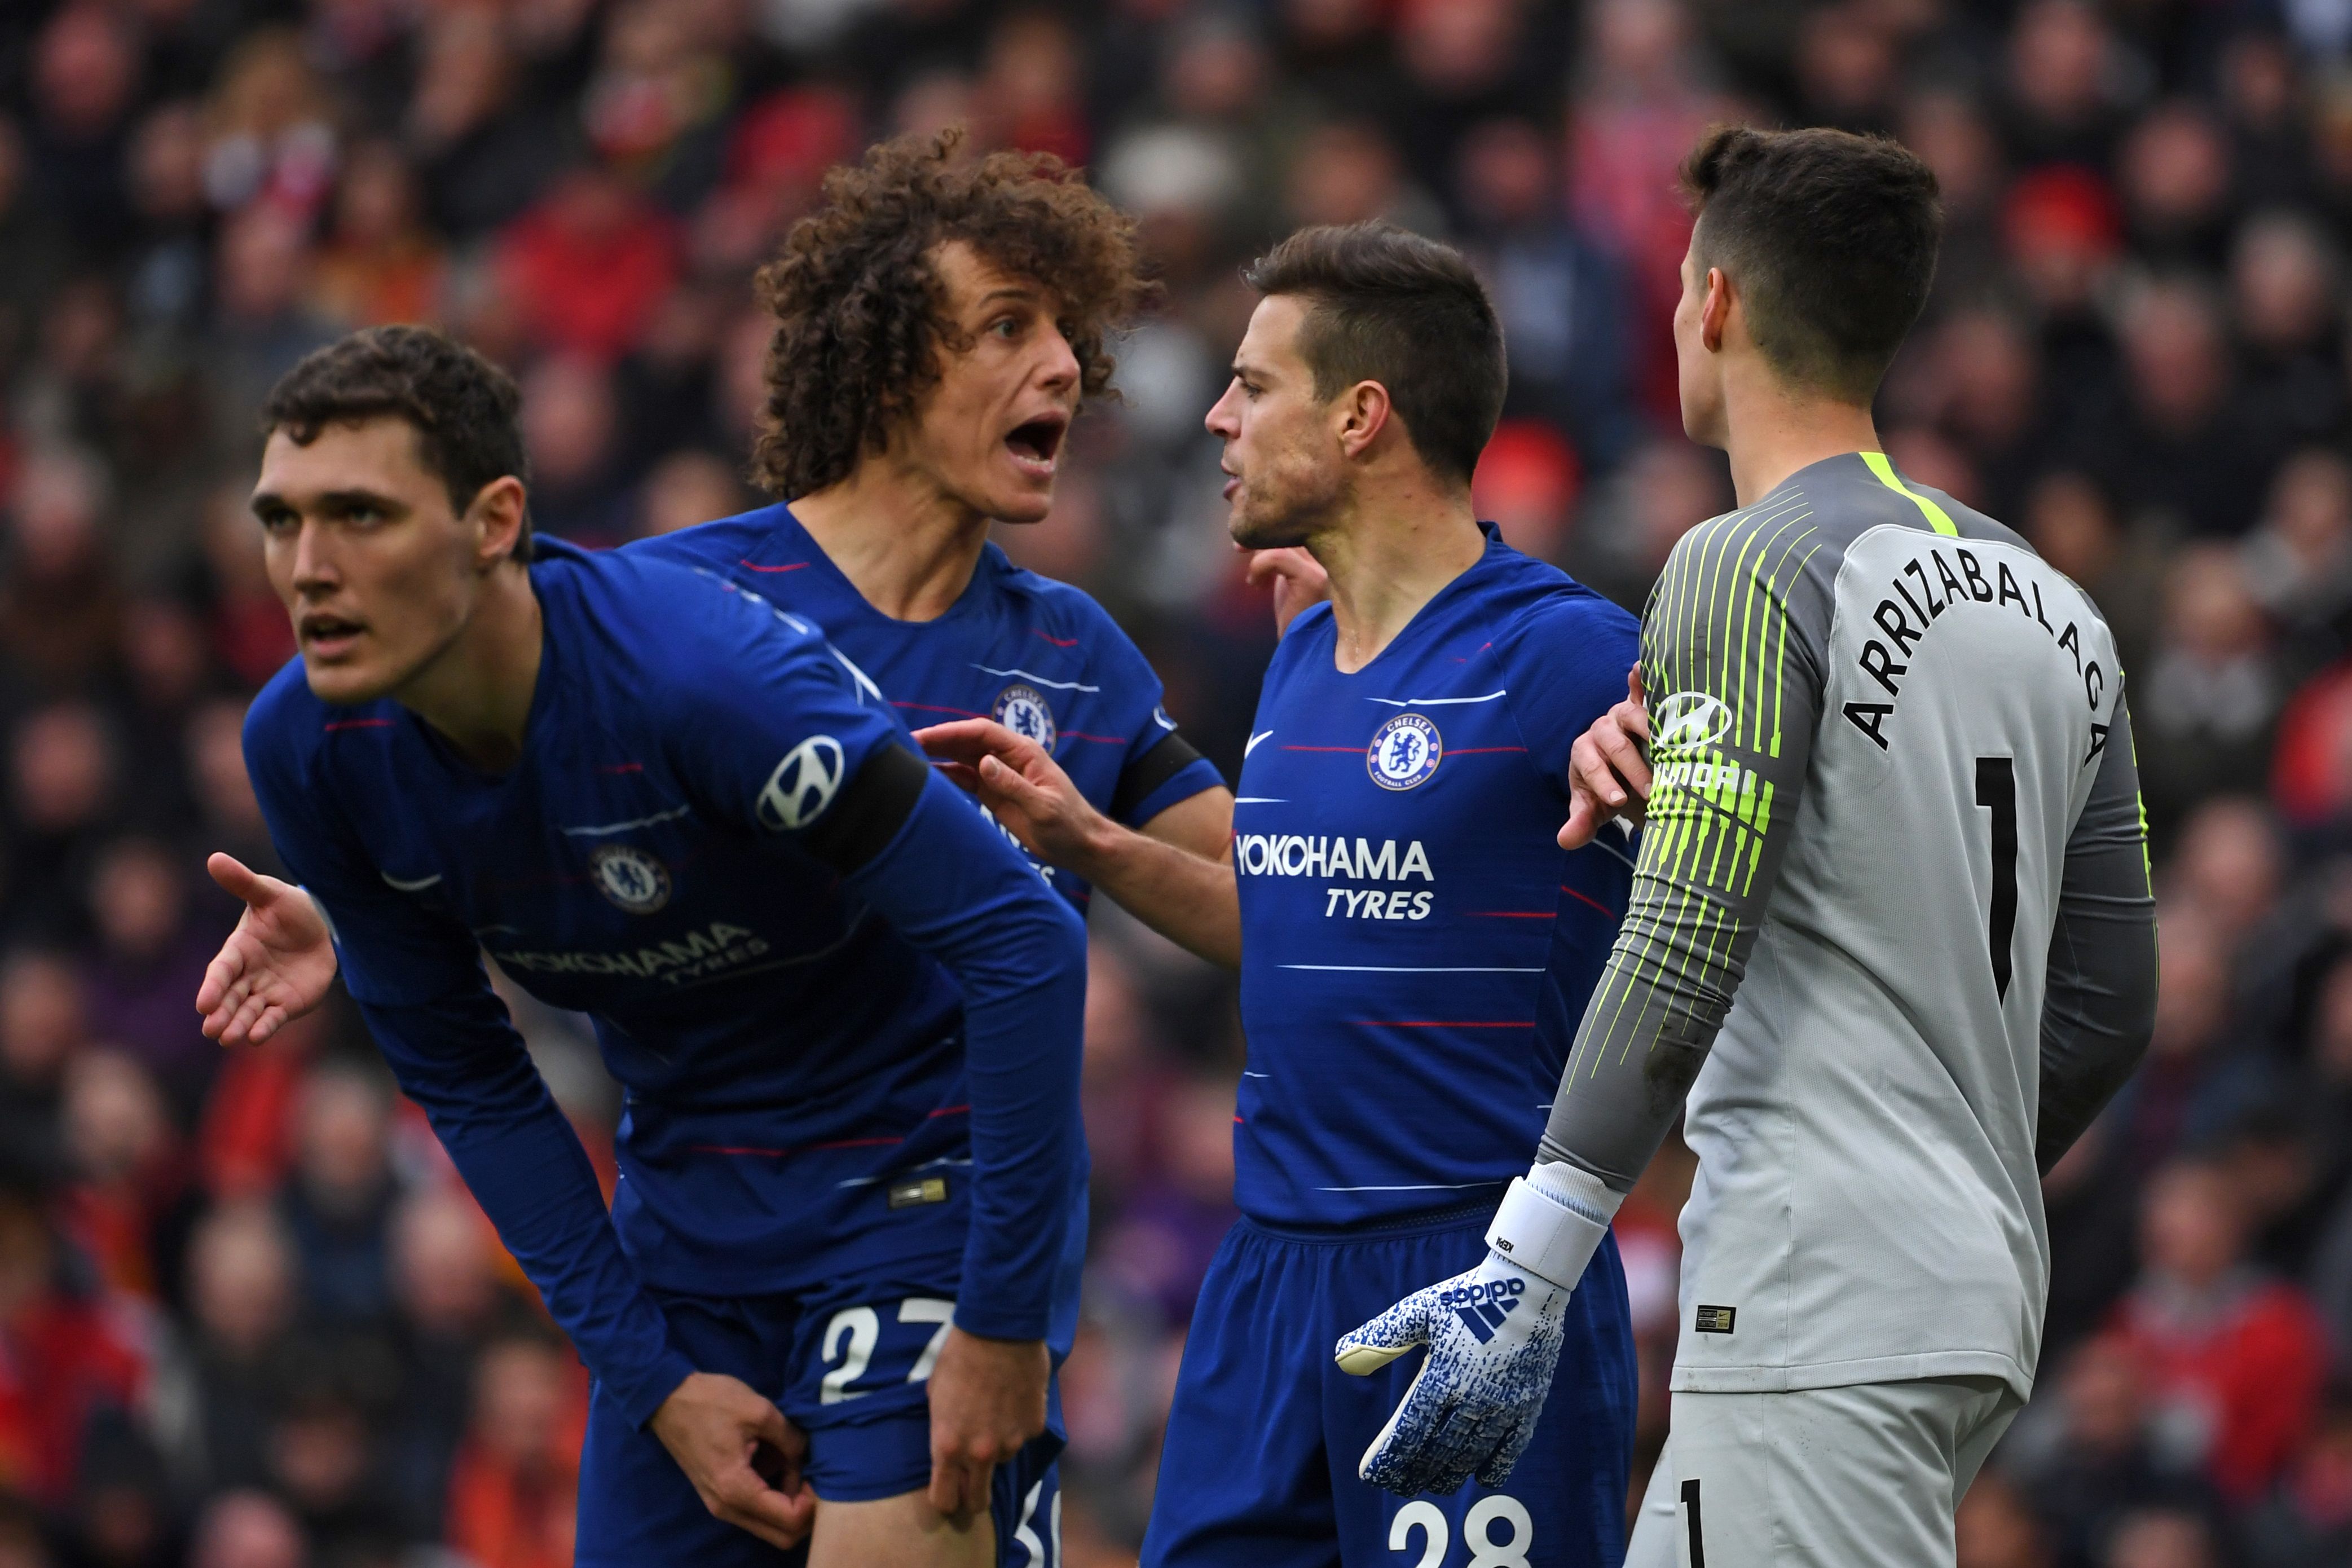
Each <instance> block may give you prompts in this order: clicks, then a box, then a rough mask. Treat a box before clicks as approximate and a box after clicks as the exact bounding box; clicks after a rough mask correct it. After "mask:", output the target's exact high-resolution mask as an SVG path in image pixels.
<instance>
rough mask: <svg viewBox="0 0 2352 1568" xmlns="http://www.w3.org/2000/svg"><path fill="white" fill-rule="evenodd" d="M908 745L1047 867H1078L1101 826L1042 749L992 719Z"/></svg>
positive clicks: (942, 728) (966, 722)
mask: <svg viewBox="0 0 2352 1568" xmlns="http://www.w3.org/2000/svg"><path fill="white" fill-rule="evenodd" d="M915 742H916V743H917V744H918V745H919V746H921V747H922V748H923V750H924V751H925V752H928V753H929V756H930V758H931V760H932V761H933V762H936V763H943V764H945V765H944V766H943V767H942V768H941V769H940V771H941V772H942V773H946V774H947V775H948V778H949V779H950V781H951V782H953V783H955V784H960V785H961V786H962V787H963V788H964V789H966V790H969V791H971V793H972V794H973V795H978V796H979V797H980V803H981V804H982V805H984V806H986V807H988V809H989V812H990V814H991V815H992V816H994V817H995V818H996V820H997V821H999V822H1001V823H1003V825H1004V827H1005V830H1006V831H1007V832H1009V833H1011V834H1012V835H1013V837H1015V838H1018V839H1019V840H1020V841H1021V843H1022V847H1024V848H1026V849H1027V850H1028V851H1029V852H1030V853H1031V854H1033V855H1034V856H1036V857H1037V858H1039V859H1041V860H1044V861H1045V862H1046V863H1047V864H1048V865H1054V866H1076V865H1078V864H1081V863H1082V862H1083V861H1084V860H1085V859H1086V857H1087V852H1088V850H1089V849H1090V847H1092V845H1093V843H1094V841H1095V839H1096V838H1097V837H1098V836H1099V834H1100V833H1101V831H1102V829H1103V828H1104V827H1105V826H1106V825H1107V824H1108V818H1106V817H1105V816H1103V815H1102V813H1100V812H1098V811H1097V810H1096V809H1095V808H1094V806H1093V805H1092V804H1091V803H1090V802H1088V801H1087V797H1086V796H1085V795H1080V794H1079V793H1078V786H1077V785H1076V784H1072V783H1071V782H1070V775H1069V774H1067V773H1064V772H1063V771H1062V765H1061V763H1057V762H1055V760H1054V758H1053V756H1052V754H1051V753H1050V752H1047V751H1046V750H1045V747H1043V746H1041V745H1039V744H1038V743H1037V742H1034V741H1033V740H1031V739H1029V738H1028V737H1027V736H1026V735H1016V734H1014V733H1013V731H1010V730H1008V729H1006V728H1005V727H1004V726H1003V725H1002V724H1000V723H998V722H997V721H995V720H993V719H958V720H956V721H953V722H952V723H948V724H934V725H932V726H931V727H930V728H929V729H927V730H918V731H915Z"/></svg>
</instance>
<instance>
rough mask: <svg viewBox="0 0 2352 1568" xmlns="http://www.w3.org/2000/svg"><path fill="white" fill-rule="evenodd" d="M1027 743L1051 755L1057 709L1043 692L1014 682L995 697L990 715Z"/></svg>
mask: <svg viewBox="0 0 2352 1568" xmlns="http://www.w3.org/2000/svg"><path fill="white" fill-rule="evenodd" d="M990 716H991V717H992V718H993V719H994V720H995V721H997V722H998V723H1000V724H1002V725H1003V726H1004V727H1005V728H1006V729H1008V730H1010V731H1013V733H1014V734H1016V735H1018V736H1020V737H1021V738H1022V739H1023V740H1024V741H1034V742H1037V744H1038V745H1040V746H1042V747H1044V748H1045V751H1046V752H1047V753H1048V754H1049V755H1050V754H1051V753H1052V752H1053V750H1054V736H1055V730H1054V710H1053V707H1052V705H1051V704H1049V703H1048V702H1047V701H1046V700H1045V693H1044V692H1041V691H1039V690H1038V689H1036V688H1035V687H1034V686H1025V685H1023V684H1022V683H1021V682H1019V681H1014V682H1013V684H1012V685H1010V686H1008V687H1006V688H1005V689H1003V690H1002V691H1000V692H998V693H997V694H996V707H995V708H994V709H993V710H992V712H991V715H990Z"/></svg>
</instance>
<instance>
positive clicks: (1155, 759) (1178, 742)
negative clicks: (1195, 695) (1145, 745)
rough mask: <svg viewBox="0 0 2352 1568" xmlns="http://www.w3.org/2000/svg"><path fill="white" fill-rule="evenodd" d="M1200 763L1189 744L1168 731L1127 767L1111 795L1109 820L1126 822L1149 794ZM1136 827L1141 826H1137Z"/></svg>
mask: <svg viewBox="0 0 2352 1568" xmlns="http://www.w3.org/2000/svg"><path fill="white" fill-rule="evenodd" d="M1200 760H1201V753H1200V752H1197V751H1195V750H1193V748H1192V742H1190V741H1188V740H1186V739H1185V738H1184V737H1183V736H1181V735H1180V734H1178V733H1177V732H1176V731H1173V730H1171V731H1168V733H1166V734H1165V735H1162V736H1161V737H1160V740H1159V742H1158V743H1157V744H1155V745H1154V746H1153V747H1152V748H1151V749H1150V751H1148V752H1144V753H1143V755H1141V756H1139V757H1138V758H1136V759H1135V760H1134V761H1133V762H1131V763H1128V764H1127V771H1126V772H1124V773H1120V774H1119V775H1118V788H1117V789H1115V790H1113V791H1111V795H1110V819H1111V820H1112V821H1113V822H1125V821H1126V820H1127V818H1128V814H1129V813H1130V812H1132V811H1133V810H1134V809H1135V808H1136V807H1137V806H1139V805H1142V804H1143V803H1144V802H1145V801H1147V800H1150V798H1151V792H1152V791H1153V790H1156V789H1158V788H1159V787H1160V785H1161V784H1166V783H1167V782H1168V781H1169V780H1170V779H1172V778H1174V777H1175V776H1176V775H1177V774H1178V773H1182V772H1183V771H1184V770H1185V769H1186V768H1189V767H1191V766H1192V764H1193V763H1197V762H1199V761H1200ZM1136 826H1142V825H1141V824H1140V823H1138V824H1137V825H1136Z"/></svg>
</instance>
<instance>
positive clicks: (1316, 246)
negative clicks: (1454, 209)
mask: <svg viewBox="0 0 2352 1568" xmlns="http://www.w3.org/2000/svg"><path fill="white" fill-rule="evenodd" d="M1242 277H1243V278H1244V280H1246V281H1247V282H1248V284H1249V286H1250V287H1251V288H1253V289H1256V290H1257V291H1258V292H1259V293H1261V294H1265V295H1267V296H1269V297H1271V296H1273V295H1276V294H1297V295H1300V296H1303V297H1304V298H1305V299H1306V300H1307V318H1306V320H1305V321H1304V322H1303V323H1301V325H1300V327H1299V329H1298V353H1299V357H1300V358H1302V359H1304V360H1305V361H1306V362H1307V369H1308V370H1310V371H1311V372H1313V373H1314V375H1315V395H1316V396H1318V397H1319V398H1322V399H1323V400H1325V401H1326V402H1328V401H1329V400H1330V399H1331V398H1333V397H1336V396H1338V395H1339V393H1340V392H1342V391H1343V390H1345V389H1346V388H1348V387H1350V386H1353V385H1355V384H1356V383H1358V382H1360V381H1377V382H1379V383H1380V384H1381V385H1382V386H1384V387H1386V388H1387V389H1388V394H1389V405H1390V406H1391V407H1392V408H1394V409H1395V410H1396V412H1397V415H1398V416H1399V417H1400V418H1402V420H1403V421H1404V429H1405V435H1406V437H1408V438H1410V439H1411V440H1412V449H1413V450H1414V451H1416V452H1418V453H1420V454H1421V460H1422V461H1423V462H1424V463H1426V464H1428V465H1429V466H1430V467H1431V468H1433V469H1434V470H1436V471H1437V472H1438V473H1440V474H1443V475H1445V476H1447V477H1448V478H1451V479H1460V480H1463V481H1464V482H1465V483H1467V482H1468V480H1469V479H1470V475H1471V472H1472V470H1474V469H1475V468H1477V466H1478V454H1479V453H1481V452H1483V451H1485V450H1486V440H1487V438H1488V437H1491V436H1493V435H1494V433H1495V422H1496V420H1497V419H1499V418H1501V417H1502V415H1503V389H1504V387H1505V385H1506V384H1507V383H1508V381H1509V379H1510V374H1509V371H1508V369H1507V366H1506V365H1505V363H1504V359H1503V328H1502V323H1501V322H1500V321H1497V320H1496V316H1495V303H1494V301H1493V300H1489V299H1488V298H1487V297H1486V285H1485V284H1483V283H1481V282H1479V281H1478V275H1477V274H1476V273H1475V272H1474V271H1472V270H1471V269H1470V264H1469V263H1468V262H1467V261H1465V260H1464V259H1463V258H1462V253H1461V252H1460V251H1458V250H1455V249H1454V248H1453V247H1450V246H1444V245H1440V244H1439V243H1438V242H1437V241H1435V240H1433V239H1427V238H1424V237H1422V236H1420V235H1417V234H1413V233H1411V232H1409V231H1407V230H1405V229H1402V228H1399V227H1397V226H1395V225H1394V224H1390V223H1356V224H1348V225H1345V226H1339V225H1331V224H1325V225H1321V226H1317V227H1314V228H1302V229H1300V230H1298V232H1297V233H1296V234H1293V235H1292V236H1291V237H1289V238H1287V239H1286V240H1284V241H1283V242H1282V243H1281V244H1280V245H1277V246H1276V247H1274V248H1273V249H1272V250H1270V251H1268V252H1266V254H1265V255H1264V256H1262V257H1260V258H1258V259H1257V260H1255V261H1254V262H1252V263H1250V265H1249V266H1248V268H1246V269H1244V271H1243V273H1242Z"/></svg>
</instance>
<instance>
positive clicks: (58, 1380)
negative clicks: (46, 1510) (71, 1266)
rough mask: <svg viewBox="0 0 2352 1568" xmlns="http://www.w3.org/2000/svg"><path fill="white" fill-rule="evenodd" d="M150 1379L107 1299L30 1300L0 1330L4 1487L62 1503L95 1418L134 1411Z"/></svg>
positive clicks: (0, 1481)
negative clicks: (103, 1411) (112, 1410)
mask: <svg viewBox="0 0 2352 1568" xmlns="http://www.w3.org/2000/svg"><path fill="white" fill-rule="evenodd" d="M146 1378H147V1362H146V1357H145V1356H144V1355H142V1353H141V1352H140V1350H139V1348H138V1342H137V1339H136V1337H135V1336H134V1335H133V1334H132V1332H131V1330H130V1327H129V1325H128V1324H126V1323H124V1322H123V1321H121V1318H120V1317H119V1315H118V1314H117V1312H116V1311H115V1310H113V1309H112V1308H111V1307H110V1306H109V1304H108V1303H106V1302H105V1301H103V1300H84V1299H81V1298H78V1297H73V1296H68V1295H66V1294H65V1293H63V1292H62V1291H57V1290H50V1291H45V1292H43V1293H42V1294H41V1295H39V1296H37V1297H35V1298H34V1299H33V1300H30V1301H28V1302H26V1304H25V1306H24V1307H23V1308H22V1309H21V1310H18V1311H17V1313H16V1316H15V1317H13V1318H12V1319H10V1320H9V1321H8V1322H7V1323H6V1324H5V1326H0V1488H6V1489H13V1490H17V1491H21V1492H24V1493H26V1495H28V1496H30V1497H32V1498H34V1499H36V1500H38V1501H41V1502H44V1503H47V1504H50V1505H52V1506H55V1505H58V1504H61V1503H63V1502H65V1501H66V1500H68V1497H69V1496H70V1495H71V1493H72V1491H73V1485H74V1466H75V1463H76V1461H77V1460H78V1459H79V1458H80V1456H81V1435H82V1431H83V1428H84V1427H85V1426H87V1425H88V1424H89V1417H90V1415H91V1414H92V1413H93V1412H94V1411H96V1410H99V1409H100V1408H103V1407H105V1406H108V1405H113V1406H116V1407H118V1408H122V1409H128V1408H130V1407H131V1405H133V1404H134V1403H135V1402H136V1401H137V1400H138V1398H139V1397H140V1394H141V1392H142V1388H143V1387H144V1385H145V1383H146Z"/></svg>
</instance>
